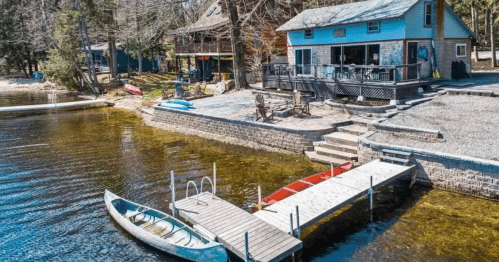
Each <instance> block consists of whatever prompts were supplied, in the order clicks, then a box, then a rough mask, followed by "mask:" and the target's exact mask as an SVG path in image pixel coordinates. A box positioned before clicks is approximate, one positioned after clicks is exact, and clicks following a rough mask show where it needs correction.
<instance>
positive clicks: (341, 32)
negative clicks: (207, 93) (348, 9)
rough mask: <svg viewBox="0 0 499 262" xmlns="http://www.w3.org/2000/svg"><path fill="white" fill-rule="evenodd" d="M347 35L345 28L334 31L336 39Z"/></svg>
mask: <svg viewBox="0 0 499 262" xmlns="http://www.w3.org/2000/svg"><path fill="white" fill-rule="evenodd" d="M345 35H346V30H345V29H344V28H343V29H336V30H334V37H345Z"/></svg>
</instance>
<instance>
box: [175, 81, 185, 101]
mask: <svg viewBox="0 0 499 262" xmlns="http://www.w3.org/2000/svg"><path fill="white" fill-rule="evenodd" d="M175 94H176V96H177V97H178V98H182V99H183V98H185V90H184V88H183V87H182V84H180V83H176V84H175Z"/></svg>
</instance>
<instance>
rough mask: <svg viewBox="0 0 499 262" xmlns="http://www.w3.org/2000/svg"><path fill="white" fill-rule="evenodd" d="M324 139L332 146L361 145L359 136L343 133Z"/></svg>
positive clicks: (336, 133) (326, 136)
mask: <svg viewBox="0 0 499 262" xmlns="http://www.w3.org/2000/svg"><path fill="white" fill-rule="evenodd" d="M324 138H325V140H326V142H328V143H330V144H340V145H349V146H357V144H358V143H359V137H358V136H356V135H352V134H347V133H341V132H335V133H331V134H329V135H325V136H324Z"/></svg>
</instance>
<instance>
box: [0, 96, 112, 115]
mask: <svg viewBox="0 0 499 262" xmlns="http://www.w3.org/2000/svg"><path fill="white" fill-rule="evenodd" d="M98 104H107V100H104V99H97V100H85V101H76V102H66V103H55V104H42V105H26V106H7V107H0V113H10V112H24V111H39V110H51V109H62V108H72V107H84V106H95V105H98Z"/></svg>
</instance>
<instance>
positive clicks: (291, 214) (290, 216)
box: [289, 213, 295, 236]
mask: <svg viewBox="0 0 499 262" xmlns="http://www.w3.org/2000/svg"><path fill="white" fill-rule="evenodd" d="M289 226H290V227H291V228H290V229H291V230H290V231H289V233H290V234H291V235H292V236H294V235H295V234H294V233H293V213H290V214H289Z"/></svg>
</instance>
